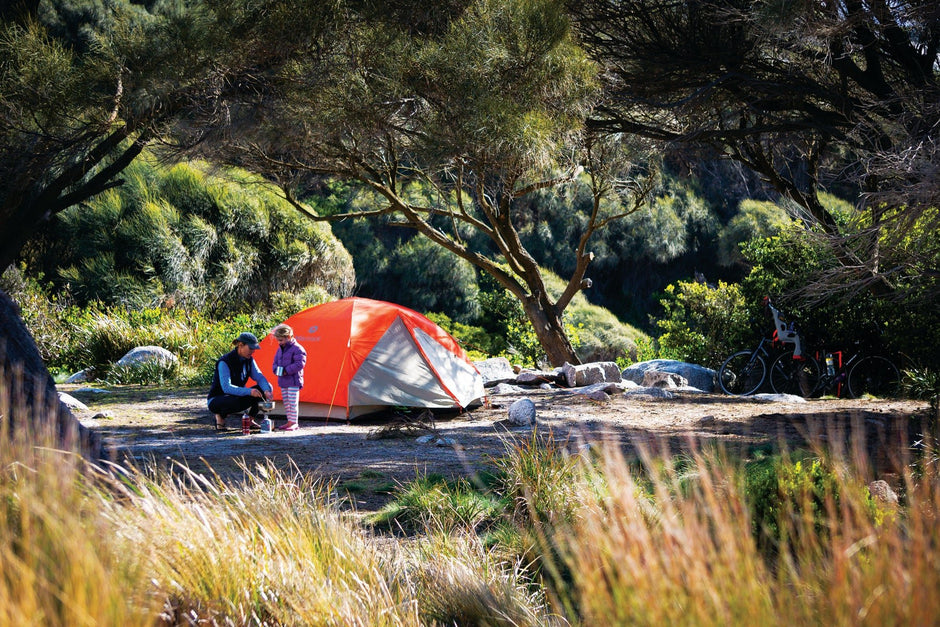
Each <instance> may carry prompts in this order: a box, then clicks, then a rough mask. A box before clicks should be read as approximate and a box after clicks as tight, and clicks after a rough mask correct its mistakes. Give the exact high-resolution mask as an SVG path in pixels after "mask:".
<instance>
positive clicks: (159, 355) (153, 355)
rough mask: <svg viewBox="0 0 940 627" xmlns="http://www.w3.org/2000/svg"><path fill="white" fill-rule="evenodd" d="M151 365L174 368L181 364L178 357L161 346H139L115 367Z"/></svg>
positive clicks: (130, 351)
mask: <svg viewBox="0 0 940 627" xmlns="http://www.w3.org/2000/svg"><path fill="white" fill-rule="evenodd" d="M151 363H154V364H158V365H160V366H163V367H166V368H172V367H173V366H176V364H177V363H179V359H177V357H176V355H174V354H173V353H171V352H170V351H168V350H167V349H165V348H161V347H160V346H138V347H136V348H132V349H131V350H129V351H128V352H127V354H126V355H124V356H123V357H121V358H120V359H119V360H117V363H116V364H115V365H117V366H124V367H134V366H141V365H144V364H151Z"/></svg>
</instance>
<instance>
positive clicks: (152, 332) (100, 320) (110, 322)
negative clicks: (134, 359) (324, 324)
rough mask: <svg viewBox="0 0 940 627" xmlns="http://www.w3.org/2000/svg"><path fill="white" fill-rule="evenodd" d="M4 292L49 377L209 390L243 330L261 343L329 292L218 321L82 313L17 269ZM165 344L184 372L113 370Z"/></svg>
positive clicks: (157, 310) (90, 309) (162, 314)
mask: <svg viewBox="0 0 940 627" xmlns="http://www.w3.org/2000/svg"><path fill="white" fill-rule="evenodd" d="M0 285H2V287H3V289H4V290H5V291H7V292H8V294H9V295H10V297H11V298H12V299H13V300H14V302H16V303H17V304H18V305H19V306H20V308H21V311H22V316H23V320H24V321H25V323H26V325H27V328H28V329H29V330H30V333H31V334H32V335H33V338H34V339H35V340H36V342H37V345H38V346H39V347H40V351H41V355H42V357H43V360H44V361H45V363H46V365H47V367H48V368H49V369H50V371H51V372H54V373H59V372H68V373H71V372H75V371H77V370H79V369H84V368H92V370H93V376H96V377H99V378H107V379H108V380H109V381H110V382H112V383H157V382H165V381H173V382H183V383H192V384H207V383H208V382H209V380H210V379H211V377H212V365H213V364H214V363H215V360H216V359H217V358H218V357H219V355H221V354H223V353H224V352H227V351H228V350H229V349H230V348H231V342H232V340H233V339H234V338H235V337H236V336H237V335H238V334H239V333H241V332H242V331H246V330H247V331H252V332H254V333H255V334H256V335H258V336H259V337H262V336H264V335H266V334H267V333H268V330H269V329H271V328H272V327H273V326H274V325H275V324H277V323H278V322H280V321H282V320H283V319H284V318H286V317H287V316H288V315H290V314H293V313H296V311H297V310H298V309H299V308H300V306H301V305H303V304H305V303H309V304H310V305H312V304H317V303H318V302H319V301H318V299H320V298H323V297H324V294H322V293H320V292H318V291H316V290H313V291H308V292H304V293H301V294H293V293H289V294H288V293H279V294H278V295H277V297H276V298H274V299H273V300H274V302H275V304H276V305H277V307H275V308H274V309H273V310H264V311H258V310H254V311H251V312H250V313H239V314H231V315H227V316H223V317H218V318H217V317H214V316H212V315H210V314H208V313H206V312H202V311H197V310H192V309H187V308H184V307H176V308H172V309H171V308H166V307H162V308H161V307H152V308H144V309H128V308H125V307H112V306H107V305H104V304H102V303H91V304H89V305H88V306H87V307H84V308H79V307H76V306H74V305H65V304H64V303H63V302H62V301H60V300H58V299H57V298H56V297H55V296H52V295H50V294H54V291H53V290H52V288H51V287H50V286H48V285H47V286H41V285H40V284H39V282H38V281H36V280H33V279H26V280H24V279H23V278H22V277H21V275H20V273H19V272H18V271H15V270H10V271H7V272H6V273H5V274H4V275H3V279H2V283H0ZM151 345H152V346H160V347H162V348H165V349H167V350H168V351H170V352H171V353H173V354H174V355H176V357H177V358H178V359H179V368H178V369H161V368H157V367H154V368H144V369H132V368H115V367H113V366H112V364H114V363H115V362H116V361H118V360H119V359H120V358H121V357H123V356H124V355H125V354H126V353H127V352H128V351H130V350H131V349H133V348H135V347H137V346H151Z"/></svg>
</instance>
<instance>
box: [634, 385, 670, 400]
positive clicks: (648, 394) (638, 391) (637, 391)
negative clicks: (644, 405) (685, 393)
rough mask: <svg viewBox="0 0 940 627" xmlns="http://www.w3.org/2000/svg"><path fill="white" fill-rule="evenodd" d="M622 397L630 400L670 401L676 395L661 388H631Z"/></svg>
mask: <svg viewBox="0 0 940 627" xmlns="http://www.w3.org/2000/svg"><path fill="white" fill-rule="evenodd" d="M624 396H628V397H630V398H646V399H670V398H675V397H676V395H675V394H673V393H672V392H670V391H669V390H666V389H663V388H644V387H639V388H633V389H630V390H627V391H626V392H624Z"/></svg>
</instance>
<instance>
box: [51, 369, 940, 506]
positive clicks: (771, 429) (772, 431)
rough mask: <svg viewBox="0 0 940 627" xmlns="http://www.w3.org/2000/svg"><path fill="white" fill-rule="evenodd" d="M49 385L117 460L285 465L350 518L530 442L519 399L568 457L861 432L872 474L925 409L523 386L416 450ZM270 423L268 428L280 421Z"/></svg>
mask: <svg viewBox="0 0 940 627" xmlns="http://www.w3.org/2000/svg"><path fill="white" fill-rule="evenodd" d="M59 389H60V391H63V392H66V393H68V394H70V395H72V396H73V397H75V398H76V399H78V400H80V401H82V402H83V403H85V404H86V405H87V406H88V411H84V410H82V411H77V412H76V413H77V414H78V416H79V418H80V419H81V421H82V422H83V424H85V425H87V426H89V427H91V428H92V429H94V430H96V431H97V432H99V433H100V434H101V436H102V437H104V438H105V440H106V442H107V443H108V446H109V448H110V450H111V451H112V452H113V455H114V457H115V459H116V461H118V462H121V463H125V464H128V463H133V464H134V465H136V466H137V467H148V466H153V465H158V466H169V465H171V464H172V463H173V462H178V463H182V464H186V465H188V466H189V467H190V468H192V469H194V470H196V471H198V472H207V471H208V470H209V469H210V468H211V470H212V471H213V472H215V473H217V474H218V475H219V476H221V477H222V478H223V479H226V480H231V481H237V480H239V479H240V478H241V477H242V476H243V475H244V471H243V468H244V467H247V468H254V467H255V465H257V464H264V463H265V462H266V460H270V462H271V463H273V464H274V465H276V466H277V467H279V468H283V469H284V470H286V471H291V470H293V469H292V466H296V470H299V471H300V472H303V473H312V474H313V475H314V476H317V477H322V478H323V479H324V480H325V481H329V482H332V483H333V484H334V485H336V487H337V488H338V490H339V491H340V492H341V493H343V494H349V496H350V503H351V504H353V505H354V506H355V507H356V508H357V509H359V510H360V511H369V510H374V509H376V508H378V507H380V506H381V504H382V503H383V502H385V501H386V500H387V499H388V492H389V490H390V489H391V488H393V487H394V486H395V485H397V484H401V483H406V482H408V481H410V480H413V479H415V478H416V477H419V476H423V475H425V474H440V475H443V476H445V477H449V478H452V477H460V476H464V477H466V476H470V475H472V474H474V473H475V472H478V471H480V470H483V469H487V468H491V467H492V465H493V459H494V458H495V457H500V456H502V455H504V454H505V453H506V451H507V447H508V446H511V445H512V443H513V442H514V441H520V440H526V439H528V438H529V437H530V436H531V433H532V428H531V427H518V426H511V425H508V424H507V423H506V420H505V419H506V417H507V408H508V407H509V405H510V404H511V403H512V402H513V401H515V400H517V399H519V398H522V397H528V398H530V399H531V400H532V401H533V402H534V403H535V405H536V410H537V420H538V425H537V431H538V433H539V434H542V435H548V434H551V435H552V437H553V438H554V440H555V441H556V442H562V443H564V445H565V446H566V447H567V448H568V450H570V451H571V452H572V453H576V452H577V451H579V450H580V449H581V448H582V447H583V446H584V445H585V443H588V442H590V443H592V445H597V444H600V443H614V444H616V445H618V446H621V447H622V448H623V449H624V451H625V453H626V454H627V455H628V456H631V455H636V454H637V451H638V450H639V449H638V447H643V446H646V447H650V448H653V449H655V450H662V448H663V447H668V450H669V451H671V452H674V453H676V452H682V451H683V450H688V449H689V448H690V447H693V446H702V445H704V444H706V443H709V442H720V443H721V444H722V445H723V446H726V447H728V448H729V449H732V450H735V451H738V452H742V453H744V454H749V453H750V452H753V451H754V450H756V449H761V448H764V449H766V448H768V447H772V446H777V445H779V444H780V442H781V441H785V442H786V443H787V445H788V446H791V447H795V446H799V445H801V444H803V443H805V442H806V441H807V439H810V438H813V439H816V438H819V439H822V440H823V441H828V442H830V443H833V442H834V441H836V440H839V441H843V442H844V441H847V440H850V439H852V438H853V436H854V435H861V436H862V439H860V440H858V441H860V442H863V446H864V447H865V448H866V449H867V450H866V452H867V453H868V457H869V459H870V460H871V461H872V464H873V466H874V468H873V470H872V473H873V475H891V474H894V473H896V472H897V471H898V467H899V465H900V464H903V463H904V462H903V455H904V452H905V451H906V450H907V449H908V448H909V446H910V444H911V442H912V441H913V440H914V438H916V437H917V435H918V433H919V431H918V430H919V427H918V424H919V422H920V420H919V418H920V417H922V416H924V415H925V414H926V412H927V409H928V407H927V404H926V403H924V402H920V401H903V400H892V401H888V400H884V401H882V400H872V399H865V400H849V399H820V400H810V401H806V402H803V403H797V402H793V403H788V402H759V401H757V400H754V399H748V398H735V397H729V396H724V395H715V394H695V393H679V394H677V395H676V398H673V399H659V400H651V399H646V400H641V399H639V398H631V397H628V396H621V395H617V396H615V397H612V398H611V399H610V400H609V401H594V400H589V399H587V398H585V397H583V396H579V395H576V394H571V393H569V392H567V391H560V390H539V389H533V390H526V391H524V392H522V393H513V394H510V395H499V396H492V397H491V399H490V400H491V403H490V407H488V408H484V407H481V408H478V409H475V410H472V411H470V412H468V413H464V414H460V415H450V416H438V417H436V419H435V420H434V421H433V434H434V436H435V440H436V439H441V438H443V439H446V440H447V442H446V443H443V445H437V444H435V443H433V442H432V443H426V444H421V443H419V442H418V438H417V436H418V435H421V434H420V433H416V432H413V431H410V430H409V431H408V432H407V433H404V432H403V431H401V430H397V431H395V430H393V431H392V433H385V435H393V434H394V435H398V436H399V437H378V436H380V435H382V434H383V433H384V431H383V430H387V429H388V419H389V417H388V416H385V417H384V418H383V419H382V420H357V421H353V422H352V423H351V424H346V423H345V422H337V421H330V422H324V421H323V420H301V428H300V430H298V431H294V432H289V433H278V432H274V433H269V434H252V435H248V436H245V435H242V434H241V432H240V431H239V430H234V431H229V432H226V433H216V432H215V430H214V427H213V424H214V420H213V418H212V415H211V414H209V412H208V411H207V410H206V406H205V390H203V389H179V388H156V387H152V386H151V387H139V386H125V387H115V388H107V389H106V390H104V391H101V390H102V389H101V388H90V387H88V386H78V385H71V386H70V385H64V386H59ZM274 417H275V423H276V424H280V423H281V422H282V419H281V418H280V417H277V416H274ZM399 417H400V416H399ZM912 418H913V420H912ZM236 422H237V421H236V418H235V417H234V416H232V417H230V418H229V426H231V427H237V426H239V425H237V424H236ZM426 426H427V425H426ZM873 478H874V477H873Z"/></svg>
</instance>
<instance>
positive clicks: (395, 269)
mask: <svg viewBox="0 0 940 627" xmlns="http://www.w3.org/2000/svg"><path fill="white" fill-rule="evenodd" d="M402 195H404V196H406V197H408V198H409V199H412V200H414V201H415V202H422V203H425V204H429V205H431V206H437V205H439V204H444V203H445V201H444V200H443V199H441V198H440V196H439V195H436V194H433V193H432V189H431V188H430V186H429V185H427V184H425V183H421V182H413V183H410V184H408V185H407V186H406V187H405V189H404V190H402ZM305 201H306V202H307V203H308V204H310V205H311V206H313V207H315V209H316V211H317V213H319V214H322V215H334V214H337V213H341V212H347V211H350V210H353V209H356V210H359V209H367V208H370V207H375V206H377V205H380V204H381V203H383V202H384V201H383V200H382V199H381V198H380V197H379V196H378V195H377V194H375V193H374V192H371V191H369V190H367V189H362V188H359V187H355V186H349V185H343V184H340V183H336V182H333V183H330V184H329V185H328V186H327V191H326V193H323V194H322V195H316V196H311V197H308V198H307V199H305ZM441 226H442V227H444V226H445V224H442V225H441ZM332 229H333V233H334V234H335V235H336V237H337V238H338V239H339V240H340V241H341V242H342V243H343V246H344V247H345V248H346V249H347V250H349V251H352V252H353V253H354V254H353V255H352V263H353V266H354V268H355V276H356V290H357V293H358V294H360V295H362V296H367V297H369V298H375V299H377V300H387V301H391V302H395V303H398V304H400V305H403V306H405V307H409V308H411V309H414V310H415V311H435V312H440V313H443V314H446V315H447V316H448V317H449V318H451V319H453V320H456V321H458V322H461V323H464V324H472V323H473V322H474V321H475V320H477V319H478V318H479V316H480V305H479V288H478V286H477V278H476V272H475V270H474V269H473V266H472V265H471V264H470V263H469V262H468V261H466V260H463V259H460V258H458V257H456V256H455V255H453V254H452V253H450V252H448V251H446V250H444V249H443V248H442V247H440V246H437V245H436V244H434V243H432V242H431V241H430V240H428V239H427V238H425V237H422V236H420V235H418V234H417V233H416V232H414V231H411V230H408V229H403V228H401V227H397V226H393V225H391V224H390V218H389V217H388V216H386V217H382V218H376V219H371V220H343V221H338V222H333V223H332Z"/></svg>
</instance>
